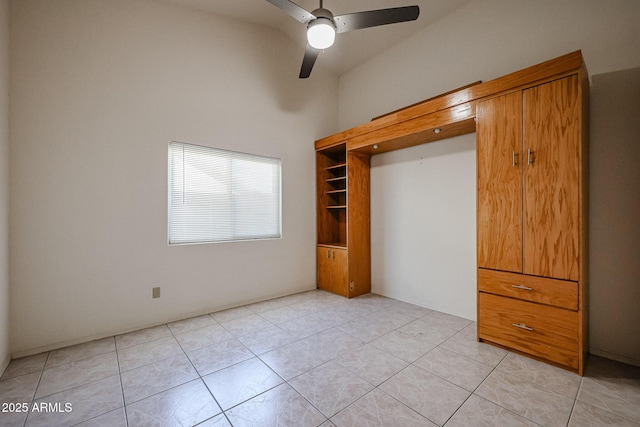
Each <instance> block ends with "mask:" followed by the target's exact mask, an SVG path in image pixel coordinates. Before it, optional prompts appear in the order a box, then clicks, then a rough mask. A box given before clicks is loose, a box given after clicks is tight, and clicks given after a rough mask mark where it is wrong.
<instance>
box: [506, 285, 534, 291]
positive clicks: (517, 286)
mask: <svg viewBox="0 0 640 427" xmlns="http://www.w3.org/2000/svg"><path fill="white" fill-rule="evenodd" d="M511 287H512V288H516V289H521V290H523V291H532V290H533V288H529V287H527V286H522V285H511Z"/></svg>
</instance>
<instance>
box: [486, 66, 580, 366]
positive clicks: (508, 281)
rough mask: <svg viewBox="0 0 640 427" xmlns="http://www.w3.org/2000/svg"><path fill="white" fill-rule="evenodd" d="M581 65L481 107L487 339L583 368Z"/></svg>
mask: <svg viewBox="0 0 640 427" xmlns="http://www.w3.org/2000/svg"><path fill="white" fill-rule="evenodd" d="M581 77H582V76H581V71H579V72H578V73H577V74H572V75H569V76H565V77H562V78H558V79H556V80H552V81H549V82H544V83H541V84H538V85H535V86H532V87H527V88H523V89H522V90H517V91H515V92H511V93H507V94H502V95H500V96H496V97H494V98H490V99H485V100H481V101H479V102H478V104H477V111H476V114H477V115H476V117H477V135H476V137H477V174H478V181H477V187H478V192H477V204H478V213H477V215H478V216H477V242H478V250H477V257H478V337H479V339H480V340H482V341H487V342H490V343H495V344H498V345H501V346H503V347H507V348H509V349H514V350H517V351H520V352H523V353H526V354H529V355H532V356H534V357H537V358H540V359H544V360H547V361H549V362H552V363H554V364H557V365H560V366H563V367H565V368H568V369H571V370H573V371H576V372H579V373H580V374H582V372H583V369H584V354H585V352H586V349H587V348H586V333H585V330H586V311H587V309H586V302H587V299H586V238H587V225H586V209H587V200H586V194H587V188H586V186H587V175H586V173H587V172H586V171H587V153H588V152H587V146H586V140H587V138H586V131H585V129H586V121H587V120H588V115H587V114H586V106H587V101H586V96H587V94H588V86H587V85H586V83H585V80H583V79H582V78H581Z"/></svg>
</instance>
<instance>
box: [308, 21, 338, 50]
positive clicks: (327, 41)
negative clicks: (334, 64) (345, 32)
mask: <svg viewBox="0 0 640 427" xmlns="http://www.w3.org/2000/svg"><path fill="white" fill-rule="evenodd" d="M335 40H336V27H335V26H334V25H333V22H331V21H330V20H329V19H325V18H318V19H316V20H315V21H313V22H311V23H310V24H309V27H308V28H307V41H308V42H309V45H311V47H313V48H316V49H327V48H329V47H331V46H332V45H333V42H335Z"/></svg>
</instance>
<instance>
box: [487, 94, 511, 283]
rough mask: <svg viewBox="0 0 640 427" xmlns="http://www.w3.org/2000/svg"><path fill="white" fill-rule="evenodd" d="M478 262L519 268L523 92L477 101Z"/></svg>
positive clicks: (501, 267) (506, 267)
mask: <svg viewBox="0 0 640 427" xmlns="http://www.w3.org/2000/svg"><path fill="white" fill-rule="evenodd" d="M476 138H477V173H478V182H477V185H478V200H477V204H478V218H477V221H478V224H477V230H478V237H477V239H478V267H485V268H491V269H495V270H504V271H513V272H519V273H521V272H522V92H515V93H511V94H508V95H504V96H500V97H497V98H493V99H489V100H486V101H483V102H480V103H478V106H477V135H476Z"/></svg>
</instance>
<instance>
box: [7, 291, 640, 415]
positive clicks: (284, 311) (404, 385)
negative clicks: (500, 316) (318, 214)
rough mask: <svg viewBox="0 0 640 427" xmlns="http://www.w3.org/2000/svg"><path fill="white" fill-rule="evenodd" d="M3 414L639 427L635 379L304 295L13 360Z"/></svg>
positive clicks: (462, 324) (366, 301)
mask: <svg viewBox="0 0 640 427" xmlns="http://www.w3.org/2000/svg"><path fill="white" fill-rule="evenodd" d="M0 403H1V404H2V408H0V410H1V411H0V425H2V426H48V427H50V426H71V425H79V426H109V427H118V426H131V427H134V426H194V425H199V426H218V427H221V426H229V425H233V426H257V427H263V426H272V425H273V426H275V425H279V426H295V427H303V426H322V427H330V426H334V425H335V426H385V427H386V426H391V427H397V426H434V425H439V426H443V425H444V426H447V427H453V426H465V427H467V426H501V427H502V426H537V425H543V426H572V427H575V426H614V425H615V426H636V427H638V426H640V368H635V367H631V366H627V365H623V364H620V363H616V362H612V361H610V360H607V359H602V358H598V357H592V358H591V360H590V363H589V365H588V367H587V373H586V375H585V376H584V377H583V378H581V377H579V376H577V375H574V374H572V373H569V372H566V371H564V370H561V369H558V368H555V367H552V366H549V365H546V364H543V363H540V362H537V361H535V360H531V359H528V358H525V357H522V356H519V355H517V354H514V353H509V352H507V351H505V350H502V349H498V348H495V347H492V346H489V345H485V344H481V343H478V342H476V325H475V323H474V322H471V321H468V320H465V319H462V318H459V317H455V316H451V315H447V314H444V313H439V312H436V311H432V310H429V309H426V308H422V307H418V306H415V305H411V304H407V303H404V302H400V301H397V300H393V299H390V298H385V297H381V296H377V295H373V294H369V295H364V296H362V297H359V298H355V299H351V300H347V299H344V298H341V297H338V296H335V295H333V294H329V293H326V292H323V291H309V292H304V293H301V294H295V295H290V296H287V297H283V298H278V299H274V300H270V301H265V302H260V303H257V304H251V305H246V306H244V307H239V308H234V309H231V310H225V311H221V312H217V313H212V314H210V315H205V316H199V317H195V318H191V319H185V320H182V321H179V322H173V323H169V324H166V325H161V326H157V327H154V328H149V329H144V330H140V331H136V332H132V333H128V334H124V335H119V336H116V337H110V338H105V339H101V340H98V341H93V342H88V343H84V344H79V345H76V346H72V347H68V348H63V349H60V350H55V351H51V352H48V353H43V354H38V355H35V356H31V357H26V358H23V359H18V360H14V361H12V362H11V364H10V365H9V367H8V368H7V369H6V371H5V372H4V374H3V375H2V377H1V378H0ZM21 403H24V404H26V407H27V408H28V410H27V412H18V409H24V407H23V406H22V405H17V404H21Z"/></svg>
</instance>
